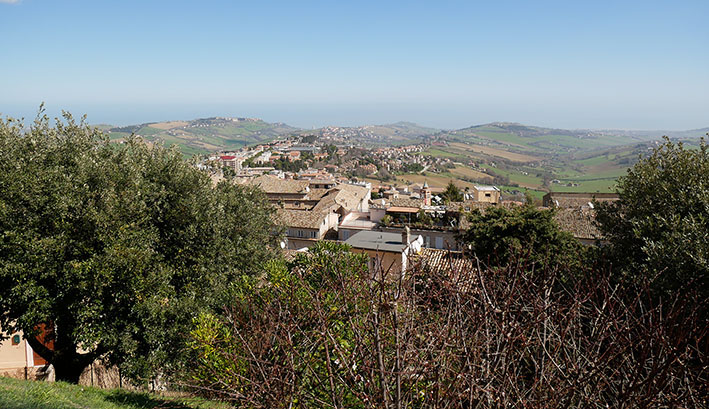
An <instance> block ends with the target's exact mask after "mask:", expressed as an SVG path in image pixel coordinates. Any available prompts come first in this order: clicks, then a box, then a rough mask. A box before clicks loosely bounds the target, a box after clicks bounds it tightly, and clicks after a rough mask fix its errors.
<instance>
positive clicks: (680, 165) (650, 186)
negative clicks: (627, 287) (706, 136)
mask: <svg viewBox="0 0 709 409" xmlns="http://www.w3.org/2000/svg"><path fill="white" fill-rule="evenodd" d="M618 193H619V194H620V200H618V201H617V202H608V203H602V204H601V205H600V206H599V209H598V221H599V226H600V229H601V231H602V232H603V234H604V236H605V237H606V238H607V239H608V242H609V245H608V246H606V248H605V250H606V251H605V253H606V255H607V256H608V258H609V260H611V261H612V262H613V269H614V271H615V272H616V274H617V276H618V277H619V278H622V279H627V281H631V282H636V283H642V282H649V283H651V285H652V287H653V289H654V290H655V292H657V293H658V294H661V293H670V294H671V293H672V292H675V291H677V290H678V289H679V288H680V287H683V286H685V285H692V286H697V287H699V288H701V291H702V292H703V294H704V296H705V297H709V146H707V144H706V142H705V141H704V140H702V141H701V142H700V146H699V149H688V148H685V147H684V145H683V144H682V143H673V142H671V141H670V140H669V139H666V140H665V143H663V144H662V145H660V146H658V147H657V148H655V149H654V150H653V152H652V155H650V156H649V157H646V158H643V159H640V160H639V161H638V163H637V164H635V166H633V168H632V169H630V170H629V171H628V174H627V175H625V176H623V177H621V178H620V179H619V181H618Z"/></svg>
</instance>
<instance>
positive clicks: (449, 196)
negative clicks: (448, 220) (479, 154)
mask: <svg viewBox="0 0 709 409" xmlns="http://www.w3.org/2000/svg"><path fill="white" fill-rule="evenodd" d="M441 196H443V201H444V202H446V203H449V202H462V201H463V192H461V191H460V189H459V188H458V186H456V185H455V184H454V183H453V181H452V180H451V181H450V182H448V185H446V190H444V191H443V193H442V194H441Z"/></svg>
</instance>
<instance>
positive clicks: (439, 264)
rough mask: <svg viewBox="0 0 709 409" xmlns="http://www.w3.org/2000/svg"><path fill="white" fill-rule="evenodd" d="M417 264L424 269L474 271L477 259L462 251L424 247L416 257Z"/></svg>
mask: <svg viewBox="0 0 709 409" xmlns="http://www.w3.org/2000/svg"><path fill="white" fill-rule="evenodd" d="M413 260H414V263H415V265H418V266H419V267H421V268H423V269H424V271H425V270H428V271H431V270H437V271H443V270H445V271H455V272H462V271H473V269H474V268H475V260H473V259H471V258H469V257H466V256H464V255H463V253H462V252H459V251H449V250H439V249H431V248H423V249H421V252H420V253H419V254H418V255H416V256H415V257H414V258H413Z"/></svg>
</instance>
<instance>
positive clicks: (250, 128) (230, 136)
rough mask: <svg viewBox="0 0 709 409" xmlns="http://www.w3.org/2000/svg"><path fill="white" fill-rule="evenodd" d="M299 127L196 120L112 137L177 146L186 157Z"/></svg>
mask: <svg viewBox="0 0 709 409" xmlns="http://www.w3.org/2000/svg"><path fill="white" fill-rule="evenodd" d="M297 131H298V128H294V127H291V126H288V125H286V124H284V123H269V122H265V121H263V120H261V119H257V118H223V117H212V118H202V119H195V120H192V121H170V122H154V123H146V124H140V125H131V126H124V127H116V128H111V129H110V130H109V136H110V138H111V139H113V140H120V139H122V138H125V137H127V136H129V135H130V134H131V133H135V134H136V135H140V136H141V137H143V138H145V139H147V140H149V141H162V142H163V143H165V144H166V145H168V146H172V145H177V146H179V148H180V150H182V152H183V153H184V154H186V155H193V154H199V153H208V152H215V151H218V150H225V149H238V148H240V147H242V146H244V145H249V144H254V143H260V142H266V141H270V140H273V139H276V138H278V137H279V136H284V135H289V134H292V133H295V132H297Z"/></svg>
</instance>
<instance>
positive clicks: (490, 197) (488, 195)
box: [472, 187, 500, 203]
mask: <svg viewBox="0 0 709 409" xmlns="http://www.w3.org/2000/svg"><path fill="white" fill-rule="evenodd" d="M472 191H473V196H474V199H475V201H476V202H482V203H499V202H500V191H499V190H478V189H476V188H475V187H473V188H472Z"/></svg>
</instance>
